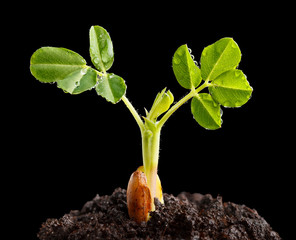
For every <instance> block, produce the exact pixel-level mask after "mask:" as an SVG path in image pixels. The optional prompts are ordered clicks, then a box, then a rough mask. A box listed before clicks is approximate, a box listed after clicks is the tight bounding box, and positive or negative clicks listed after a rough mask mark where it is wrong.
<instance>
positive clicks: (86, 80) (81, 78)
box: [57, 67, 97, 94]
mask: <svg viewBox="0 0 296 240" xmlns="http://www.w3.org/2000/svg"><path fill="white" fill-rule="evenodd" d="M96 82H97V73H96V72H95V70H94V69H92V68H90V67H89V68H83V69H81V70H76V71H75V72H73V73H71V74H69V75H68V76H67V77H66V78H65V79H63V80H58V81H57V84H58V87H59V88H61V89H63V90H64V91H65V92H68V93H71V94H79V93H82V92H84V91H86V90H90V89H92V88H93V87H94V86H95V85H96Z"/></svg>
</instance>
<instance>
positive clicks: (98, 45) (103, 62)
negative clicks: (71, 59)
mask: <svg viewBox="0 0 296 240" xmlns="http://www.w3.org/2000/svg"><path fill="white" fill-rule="evenodd" d="M89 40H90V48H89V52H90V57H91V61H92V63H93V64H94V65H95V67H96V68H97V69H98V70H99V71H101V72H106V71H108V70H109V69H110V68H111V66H112V64H113V61H114V52H113V45H112V41H111V38H110V36H109V34H108V32H107V31H106V30H105V29H104V28H102V27H100V26H92V27H91V28H90V31H89Z"/></svg>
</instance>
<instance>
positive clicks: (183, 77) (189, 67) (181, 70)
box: [173, 44, 201, 89]
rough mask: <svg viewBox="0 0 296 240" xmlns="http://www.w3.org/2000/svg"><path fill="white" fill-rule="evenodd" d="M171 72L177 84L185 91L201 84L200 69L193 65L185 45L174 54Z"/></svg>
mask: <svg viewBox="0 0 296 240" xmlns="http://www.w3.org/2000/svg"><path fill="white" fill-rule="evenodd" d="M173 71H174V74H175V76H176V79H177V81H178V82H179V84H180V85H181V86H182V87H184V88H186V89H191V88H192V87H194V88H196V87H197V86H198V85H199V84H200V82H201V74H200V69H199V67H198V66H196V65H195V63H194V61H193V59H192V57H191V55H190V52H189V50H188V47H187V45H186V44H185V45H182V46H181V47H179V48H178V49H177V51H176V52H175V54H174V57H173Z"/></svg>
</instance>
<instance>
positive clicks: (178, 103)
mask: <svg viewBox="0 0 296 240" xmlns="http://www.w3.org/2000/svg"><path fill="white" fill-rule="evenodd" d="M208 86H209V83H208V81H206V82H205V83H204V84H202V85H201V86H200V87H198V88H197V89H194V88H193V89H191V91H190V93H188V94H187V95H186V96H185V97H183V98H182V99H181V100H179V101H178V102H177V103H176V104H175V105H174V106H172V107H171V108H170V109H169V110H168V111H167V112H166V113H165V115H163V117H162V118H161V119H160V120H159V122H158V125H157V127H158V128H162V127H163V125H164V124H165V122H166V121H167V120H168V119H169V117H170V116H171V115H172V114H173V113H174V112H176V111H177V110H178V108H179V107H181V106H182V105H183V104H184V103H186V102H187V101H188V100H190V99H191V98H192V97H194V95H196V94H197V93H199V92H200V91H201V90H203V89H204V88H206V87H208Z"/></svg>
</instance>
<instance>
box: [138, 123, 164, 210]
mask: <svg viewBox="0 0 296 240" xmlns="http://www.w3.org/2000/svg"><path fill="white" fill-rule="evenodd" d="M159 143H160V128H156V129H153V130H151V129H146V130H144V131H142V154H143V163H144V173H145V174H146V177H147V184H148V187H149V189H150V193H151V200H152V206H153V208H154V198H155V197H156V191H157V182H156V180H157V167H158V158H159Z"/></svg>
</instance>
